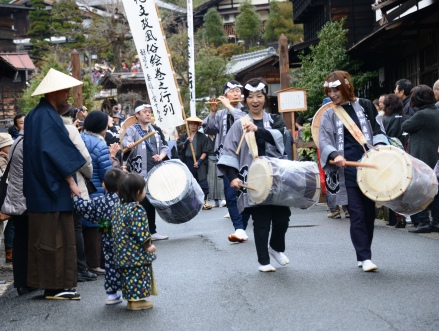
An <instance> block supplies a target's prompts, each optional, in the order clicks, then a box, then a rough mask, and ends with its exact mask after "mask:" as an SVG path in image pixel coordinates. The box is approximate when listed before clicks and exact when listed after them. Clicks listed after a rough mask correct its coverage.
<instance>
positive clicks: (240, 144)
mask: <svg viewBox="0 0 439 331" xmlns="http://www.w3.org/2000/svg"><path fill="white" fill-rule="evenodd" d="M246 133H247V130H244V131H243V132H242V137H241V140H240V141H239V144H238V147H237V148H236V152H235V153H236V155H239V151H240V150H241V146H242V143H243V142H244V138H245V134H246Z"/></svg>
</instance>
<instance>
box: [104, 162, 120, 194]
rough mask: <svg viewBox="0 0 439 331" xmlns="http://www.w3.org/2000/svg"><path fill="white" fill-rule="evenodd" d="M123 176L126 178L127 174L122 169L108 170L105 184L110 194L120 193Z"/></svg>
mask: <svg viewBox="0 0 439 331" xmlns="http://www.w3.org/2000/svg"><path fill="white" fill-rule="evenodd" d="M123 176H125V173H124V172H123V171H122V170H120V169H117V168H111V169H109V170H107V172H106V173H105V176H104V184H105V188H106V189H107V191H108V192H109V193H114V192H118V191H119V183H120V180H121V178H123Z"/></svg>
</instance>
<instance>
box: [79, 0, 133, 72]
mask: <svg viewBox="0 0 439 331" xmlns="http://www.w3.org/2000/svg"><path fill="white" fill-rule="evenodd" d="M105 8H106V12H107V15H97V14H96V13H93V12H92V14H95V15H94V18H93V24H90V26H89V27H88V28H87V50H88V51H89V52H91V53H94V54H98V56H99V57H100V58H106V59H107V60H109V61H110V62H112V63H113V64H114V65H115V71H117V72H120V71H122V59H121V52H122V51H123V50H125V47H126V41H127V39H126V37H127V35H128V34H129V32H130V27H129V25H128V20H127V19H126V17H125V15H124V12H123V5H122V1H121V0H113V1H107V2H106V4H105Z"/></svg>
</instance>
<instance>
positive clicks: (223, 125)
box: [203, 80, 250, 242]
mask: <svg viewBox="0 0 439 331" xmlns="http://www.w3.org/2000/svg"><path fill="white" fill-rule="evenodd" d="M241 88H242V85H241V84H239V82H237V81H236V80H231V81H229V82H227V83H226V84H224V86H223V94H224V96H220V97H218V101H220V102H221V103H222V104H223V106H224V109H222V110H219V111H214V110H211V112H210V114H209V116H207V117H206V118H205V119H204V121H203V128H204V133H206V134H209V135H217V136H216V139H215V151H216V153H217V155H218V158H219V157H220V156H221V153H222V149H223V147H224V140H225V138H226V135H227V132H228V131H229V129H230V127H231V126H232V125H233V123H234V122H235V121H236V120H238V119H239V118H241V117H242V116H245V112H243V111H242V110H241V108H242V104H241V103H240V99H241V92H242V91H241ZM234 100H235V102H234ZM213 109H214V108H213ZM223 181H224V195H225V197H226V202H227V209H228V210H229V215H230V218H231V220H232V223H233V226H234V227H235V233H234V234H231V235H229V236H228V239H229V241H231V242H243V241H246V240H247V239H248V236H247V234H246V233H245V229H246V228H247V223H248V219H249V217H250V215H248V214H245V213H244V214H240V213H239V211H238V207H237V203H236V191H235V190H234V189H233V188H231V187H230V183H229V180H228V179H227V176H223Z"/></svg>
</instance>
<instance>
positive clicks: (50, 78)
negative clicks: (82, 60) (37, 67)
mask: <svg viewBox="0 0 439 331" xmlns="http://www.w3.org/2000/svg"><path fill="white" fill-rule="evenodd" d="M81 84H82V82H81V81H80V80H77V79H76V78H73V77H71V76H69V75H66V74H64V73H62V72H60V71H58V70H55V69H53V68H51V69H50V70H49V72H48V73H47V74H46V76H45V77H44V79H43V80H42V81H41V83H40V85H38V87H37V88H36V90H35V91H34V93H32V96H36V95H42V94H46V93H50V92H55V91H60V90H65V89H67V88H71V87H75V86H79V85H81Z"/></svg>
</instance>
